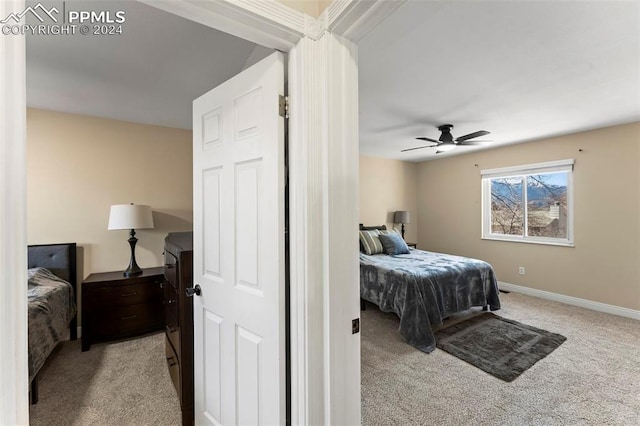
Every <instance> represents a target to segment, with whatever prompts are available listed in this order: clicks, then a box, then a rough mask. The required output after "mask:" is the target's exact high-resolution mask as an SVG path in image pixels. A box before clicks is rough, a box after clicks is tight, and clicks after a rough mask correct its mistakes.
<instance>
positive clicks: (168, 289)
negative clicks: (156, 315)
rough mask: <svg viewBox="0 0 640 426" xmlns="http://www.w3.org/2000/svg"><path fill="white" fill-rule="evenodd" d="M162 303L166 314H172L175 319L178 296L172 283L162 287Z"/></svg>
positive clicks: (176, 316) (176, 317)
mask: <svg viewBox="0 0 640 426" xmlns="http://www.w3.org/2000/svg"><path fill="white" fill-rule="evenodd" d="M164 303H165V308H166V309H167V315H173V318H174V319H176V320H177V319H178V304H179V303H180V298H179V297H178V292H177V291H176V289H175V288H173V286H172V285H166V286H165V287H164Z"/></svg>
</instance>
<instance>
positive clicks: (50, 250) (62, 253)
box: [27, 243, 78, 404]
mask: <svg viewBox="0 0 640 426" xmlns="http://www.w3.org/2000/svg"><path fill="white" fill-rule="evenodd" d="M27 258H28V262H27V265H28V267H29V268H36V267H42V268H47V269H48V270H50V271H51V272H52V273H53V274H54V275H56V276H58V277H60V278H62V279H63V280H65V281H67V282H69V283H70V284H71V287H73V294H74V295H75V297H76V305H77V300H78V292H77V291H76V286H77V284H76V282H77V278H78V270H77V264H76V243H64V244H39V245H32V246H29V247H28V255H27ZM69 338H70V339H71V340H76V339H77V338H78V314H77V313H76V315H75V316H74V317H73V319H72V320H71V323H70V324H69ZM36 402H38V374H36V376H35V377H34V378H33V381H32V382H31V403H32V404H35V403H36Z"/></svg>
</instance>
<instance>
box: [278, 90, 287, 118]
mask: <svg viewBox="0 0 640 426" xmlns="http://www.w3.org/2000/svg"><path fill="white" fill-rule="evenodd" d="M278 108H279V110H280V117H284V118H289V97H288V96H282V95H280V99H279V100H278Z"/></svg>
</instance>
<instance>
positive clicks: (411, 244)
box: [407, 243, 418, 248]
mask: <svg viewBox="0 0 640 426" xmlns="http://www.w3.org/2000/svg"><path fill="white" fill-rule="evenodd" d="M407 246H409V247H413V248H418V247H417V246H418V243H407Z"/></svg>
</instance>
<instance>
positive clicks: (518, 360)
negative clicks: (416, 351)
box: [436, 313, 567, 382]
mask: <svg viewBox="0 0 640 426" xmlns="http://www.w3.org/2000/svg"><path fill="white" fill-rule="evenodd" d="M565 340H567V338H566V337H564V336H562V335H560V334H556V333H551V332H549V331H546V330H542V329H540V328H536V327H532V326H530V325H526V324H522V323H519V322H518V321H514V320H509V319H506V318H502V317H499V316H497V315H495V314H492V313H485V314H482V315H479V316H476V317H473V318H470V319H468V320H465V321H462V322H459V323H457V324H454V325H452V326H449V327H447V328H445V329H442V330H440V331H438V332H437V333H436V341H437V344H436V346H437V347H438V348H439V349H442V350H443V351H446V352H449V353H450V354H451V355H454V356H456V357H458V358H460V359H461V360H463V361H466V362H468V363H469V364H471V365H474V366H476V367H478V368H479V369H481V370H483V371H486V372H487V373H489V374H491V375H492V376H495V377H497V378H499V379H502V380H504V381H506V382H511V381H513V380H515V379H516V378H517V377H518V376H520V375H521V374H522V373H524V372H525V371H527V370H528V369H529V368H530V367H531V366H533V365H534V364H535V363H536V362H538V361H540V360H541V359H542V358H544V357H546V356H547V355H549V354H550V353H551V352H553V351H554V350H555V349H556V348H557V347H558V346H560V345H561V344H562V342H564V341H565Z"/></svg>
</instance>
